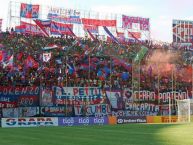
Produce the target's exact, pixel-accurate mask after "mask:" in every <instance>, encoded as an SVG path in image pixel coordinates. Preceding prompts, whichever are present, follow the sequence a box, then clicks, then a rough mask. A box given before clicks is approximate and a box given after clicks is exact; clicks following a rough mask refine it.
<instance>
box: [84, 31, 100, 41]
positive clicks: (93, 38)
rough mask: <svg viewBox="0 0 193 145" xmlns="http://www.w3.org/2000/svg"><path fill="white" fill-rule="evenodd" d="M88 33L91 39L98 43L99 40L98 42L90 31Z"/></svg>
mask: <svg viewBox="0 0 193 145" xmlns="http://www.w3.org/2000/svg"><path fill="white" fill-rule="evenodd" d="M87 32H88V34H89V35H90V37H91V38H92V40H93V41H97V40H98V39H96V38H95V37H94V36H93V35H92V33H91V32H90V30H88V29H87Z"/></svg>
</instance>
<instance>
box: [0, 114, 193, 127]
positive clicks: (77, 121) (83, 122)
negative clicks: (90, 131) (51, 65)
mask: <svg viewBox="0 0 193 145" xmlns="http://www.w3.org/2000/svg"><path fill="white" fill-rule="evenodd" d="M170 118H171V120H170ZM177 121H178V117H177V116H171V117H169V116H127V117H115V116H109V117H28V118H26V117H24V118H2V119H1V127H3V128H12V127H41V126H89V125H115V124H130V123H176V122H177ZM191 122H193V116H191Z"/></svg>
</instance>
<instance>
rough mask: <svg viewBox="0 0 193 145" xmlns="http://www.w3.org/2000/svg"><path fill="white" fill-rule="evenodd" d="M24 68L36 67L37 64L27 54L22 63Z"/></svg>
mask: <svg viewBox="0 0 193 145" xmlns="http://www.w3.org/2000/svg"><path fill="white" fill-rule="evenodd" d="M24 65H25V67H26V68H38V66H39V64H38V62H36V61H35V60H34V58H33V57H32V56H30V55H29V56H28V57H27V59H26V60H25V63H24Z"/></svg>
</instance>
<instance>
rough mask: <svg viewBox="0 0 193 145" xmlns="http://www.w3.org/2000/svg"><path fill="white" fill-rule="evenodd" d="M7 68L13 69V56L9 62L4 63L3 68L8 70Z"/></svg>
mask: <svg viewBox="0 0 193 145" xmlns="http://www.w3.org/2000/svg"><path fill="white" fill-rule="evenodd" d="M6 67H9V68H12V67H13V55H11V56H10V57H9V58H8V59H7V61H5V62H3V68H6Z"/></svg>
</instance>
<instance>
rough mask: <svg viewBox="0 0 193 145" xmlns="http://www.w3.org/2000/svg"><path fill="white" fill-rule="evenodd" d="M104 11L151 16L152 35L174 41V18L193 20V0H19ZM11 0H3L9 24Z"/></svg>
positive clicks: (2, 13) (0, 9) (0, 12)
mask: <svg viewBox="0 0 193 145" xmlns="http://www.w3.org/2000/svg"><path fill="white" fill-rule="evenodd" d="M16 1H21V2H27V3H29V2H30V1H31V2H32V3H38V4H44V5H52V6H59V7H64V8H74V9H82V10H92V11H98V12H101V13H102V12H104V13H107V12H108V13H115V14H116V13H118V14H126V15H129V16H141V17H147V18H150V23H151V36H152V39H155V40H161V41H167V42H171V41H172V19H183V20H193V0H16ZM8 3H9V1H6V0H4V1H1V5H0V18H3V19H4V28H5V27H6V26H5V25H6V19H7V13H8V12H7V10H8Z"/></svg>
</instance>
